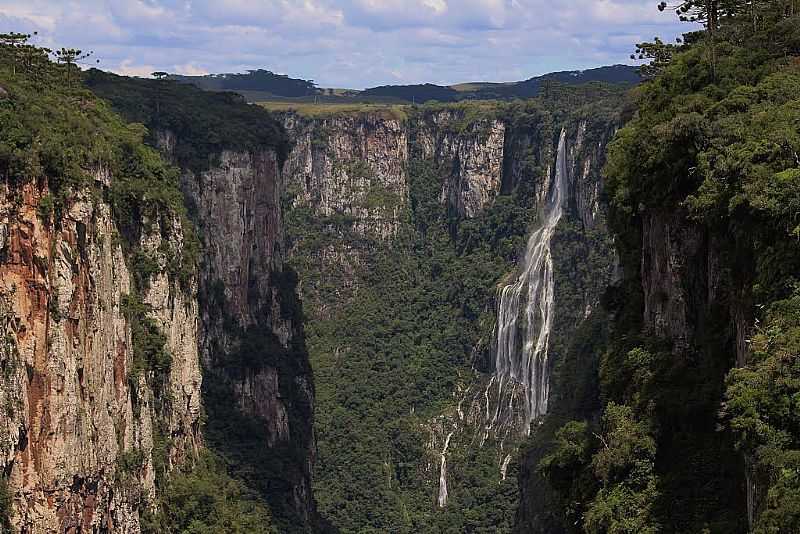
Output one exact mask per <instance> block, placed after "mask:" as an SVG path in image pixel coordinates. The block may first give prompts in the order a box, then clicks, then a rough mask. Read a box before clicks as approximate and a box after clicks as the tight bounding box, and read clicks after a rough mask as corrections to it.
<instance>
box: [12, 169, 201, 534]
mask: <svg viewBox="0 0 800 534" xmlns="http://www.w3.org/2000/svg"><path fill="white" fill-rule="evenodd" d="M96 179H97V181H98V182H99V183H101V184H102V183H106V184H107V183H108V181H109V180H111V179H113V178H112V177H109V176H105V175H104V174H103V173H98V174H97V175H96ZM49 198H50V197H49V194H48V190H47V188H46V186H45V187H40V186H38V185H37V184H35V183H33V182H26V183H23V184H17V185H15V186H14V187H9V186H8V185H3V186H0V330H1V331H0V339H2V348H1V349H0V369H2V372H1V373H0V380H2V385H1V386H0V404H2V406H3V410H2V411H1V412H0V429H1V430H0V467H2V470H3V471H4V472H5V473H6V474H7V475H8V485H9V489H10V493H11V496H12V498H13V508H14V514H13V516H12V524H13V526H14V528H15V529H18V530H20V531H23V532H34V533H35V532H79V531H80V532H100V531H114V532H122V533H127V532H132V533H135V532H139V512H140V510H141V509H142V508H143V507H146V506H149V504H148V503H152V502H153V496H154V494H155V477H156V473H155V470H156V467H155V466H156V464H158V465H163V466H164V467H165V468H170V467H171V466H174V465H177V464H179V463H182V462H183V461H185V460H186V459H187V458H190V457H192V456H193V455H194V454H195V451H196V449H197V446H198V445H199V443H200V435H199V420H200V385H201V376H200V369H199V361H198V358H197V350H196V347H197V322H198V318H197V304H196V295H195V282H194V280H193V279H192V280H189V281H188V286H184V285H181V284H178V283H177V282H175V281H174V280H171V279H170V277H169V276H168V275H167V273H166V272H165V270H166V269H165V267H166V263H167V259H168V256H170V255H174V254H178V253H180V250H181V247H182V246H183V237H182V230H181V227H180V224H179V222H177V221H175V220H172V219H171V218H170V217H169V216H164V217H161V218H160V220H157V221H152V222H151V223H150V224H147V225H145V226H146V227H147V228H148V229H147V231H146V232H144V233H143V235H142V237H141V243H140V249H141V253H142V254H146V255H148V256H149V257H150V258H151V260H152V261H154V262H155V264H156V265H158V268H157V269H156V274H154V275H152V276H150V277H149V278H148V280H147V282H148V284H147V286H148V289H146V290H145V291H144V292H143V294H141V295H140V297H141V299H142V301H143V302H145V303H147V304H149V305H150V306H151V310H150V311H149V312H148V313H147V315H148V316H149V317H150V318H151V319H152V320H154V321H155V322H156V324H158V325H159V326H160V327H161V330H162V332H163V334H164V336H165V337H166V348H167V349H168V350H169V352H170V354H171V357H172V358H171V359H172V364H171V366H170V368H169V371H168V374H167V376H166V379H165V385H164V386H163V387H165V388H166V390H167V391H166V392H161V393H156V392H154V390H153V389H152V387H151V385H150V384H151V379H152V376H151V374H150V372H149V371H148V370H143V371H139V370H137V369H136V367H135V363H134V354H133V346H134V343H135V341H134V340H133V339H132V337H131V323H130V319H129V317H127V316H126V314H125V313H124V311H125V310H124V308H125V299H126V295H129V294H130V293H131V292H132V291H133V288H134V281H133V274H132V272H131V268H130V261H129V260H128V258H127V256H126V254H125V253H124V251H123V247H122V245H121V240H120V238H119V235H120V229H119V228H118V227H117V225H116V224H115V222H114V219H113V217H112V216H111V209H110V207H109V205H108V204H106V203H104V202H102V201H100V200H98V199H97V197H96V196H95V195H92V194H90V193H89V192H88V191H85V192H78V193H75V194H74V195H72V196H71V197H70V198H69V199H68V200H67V202H66V204H65V205H64V207H63V210H62V211H61V215H58V216H56V217H52V216H51V215H50V206H51V203H50V201H49ZM159 399H160V400H159ZM164 399H169V401H165V400H164ZM156 401H158V410H157V409H156V407H155V406H156ZM158 439H161V440H162V441H163V442H165V443H168V444H169V445H168V446H167V449H168V450H167V451H166V456H165V457H157V455H159V454H161V453H160V452H158V451H154V442H155V441H156V440H158Z"/></svg>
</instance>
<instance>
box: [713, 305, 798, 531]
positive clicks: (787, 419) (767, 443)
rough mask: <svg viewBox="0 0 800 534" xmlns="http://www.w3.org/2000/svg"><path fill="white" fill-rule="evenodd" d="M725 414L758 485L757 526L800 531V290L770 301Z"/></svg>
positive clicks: (735, 376)
mask: <svg viewBox="0 0 800 534" xmlns="http://www.w3.org/2000/svg"><path fill="white" fill-rule="evenodd" d="M750 348H751V355H750V357H749V361H748V363H747V365H746V366H745V367H743V368H739V369H734V370H733V371H731V372H730V374H729V375H728V379H727V391H726V395H725V404H724V406H723V414H724V415H725V417H726V419H727V424H728V427H729V428H730V429H731V431H732V432H733V433H734V435H735V436H736V438H737V448H738V449H739V450H740V451H742V453H743V454H744V455H745V458H747V459H748V464H749V466H750V472H751V479H752V480H753V483H754V484H755V486H756V492H755V493H756V499H755V500H756V502H755V503H753V505H754V510H753V511H754V515H755V517H754V518H753V519H754V524H753V529H754V531H755V532H798V531H800V497H798V496H800V290H795V294H794V295H793V296H792V297H790V298H789V299H786V300H782V301H778V302H776V303H775V304H773V305H772V306H770V308H769V311H768V312H767V314H766V317H765V321H764V323H763V325H761V326H760V327H759V328H758V329H757V330H756V332H755V335H754V336H753V337H752V339H751V344H750Z"/></svg>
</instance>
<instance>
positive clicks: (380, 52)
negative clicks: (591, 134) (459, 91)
mask: <svg viewBox="0 0 800 534" xmlns="http://www.w3.org/2000/svg"><path fill="white" fill-rule="evenodd" d="M657 3H658V2H657V1H656V0H563V1H562V0H82V1H70V0H24V1H20V0H0V31H8V30H14V31H27V32H33V31H38V32H39V37H38V40H37V42H38V43H39V44H41V45H43V46H50V47H56V46H58V47H61V46H70V47H77V48H82V49H84V50H93V51H94V52H95V56H96V58H98V59H100V61H101V62H100V67H101V68H103V69H107V70H113V71H115V72H119V73H123V74H130V75H140V76H144V75H148V74H149V73H150V72H152V71H154V70H165V71H168V72H177V73H181V74H204V73H209V72H242V71H244V70H247V69H254V68H266V69H269V70H273V71H275V72H280V73H284V74H288V75H290V76H294V77H301V78H310V79H314V80H316V81H317V82H318V83H319V84H320V85H321V86H325V87H352V88H363V87H369V86H374V85H382V84H408V83H422V82H431V83H439V84H451V83H457V82H466V81H478V80H481V81H483V80H486V81H511V80H522V79H526V78H530V77H531V76H534V75H538V74H543V73H546V72H551V71H554V70H571V69H583V68H590V67H595V66H600V65H608V64H613V63H629V62H630V61H629V60H628V56H629V55H630V53H631V52H632V49H633V47H634V44H635V43H636V42H639V41H642V40H649V39H652V38H653V37H654V36H656V35H659V36H661V37H663V38H666V39H673V38H674V37H675V36H677V35H679V34H680V33H681V32H682V31H686V30H687V27H686V26H683V25H680V24H679V23H677V22H676V19H675V17H674V15H673V14H672V13H660V12H659V11H658V10H657V9H656V4H657Z"/></svg>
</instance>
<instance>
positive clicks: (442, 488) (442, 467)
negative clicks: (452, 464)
mask: <svg viewBox="0 0 800 534" xmlns="http://www.w3.org/2000/svg"><path fill="white" fill-rule="evenodd" d="M452 437H453V432H450V433H449V434H447V438H446V439H445V440H444V448H443V449H442V452H441V454H440V456H441V463H440V464H439V497H438V498H437V499H436V504H438V505H439V508H444V507H445V506H447V448H448V447H450V438H452Z"/></svg>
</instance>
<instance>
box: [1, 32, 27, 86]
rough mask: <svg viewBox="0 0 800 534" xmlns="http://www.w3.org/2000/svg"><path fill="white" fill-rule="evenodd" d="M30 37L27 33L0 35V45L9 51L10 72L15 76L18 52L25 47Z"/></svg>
mask: <svg viewBox="0 0 800 534" xmlns="http://www.w3.org/2000/svg"><path fill="white" fill-rule="evenodd" d="M30 38H31V35H30V34H28V33H17V32H9V33H2V34H0V45H2V46H3V47H7V48H10V49H11V72H12V74H14V75H15V76H16V74H17V64H18V63H19V56H20V54H19V51H20V50H21V49H22V48H23V47H25V46H26V45H27V43H28V40H29V39H30Z"/></svg>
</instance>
